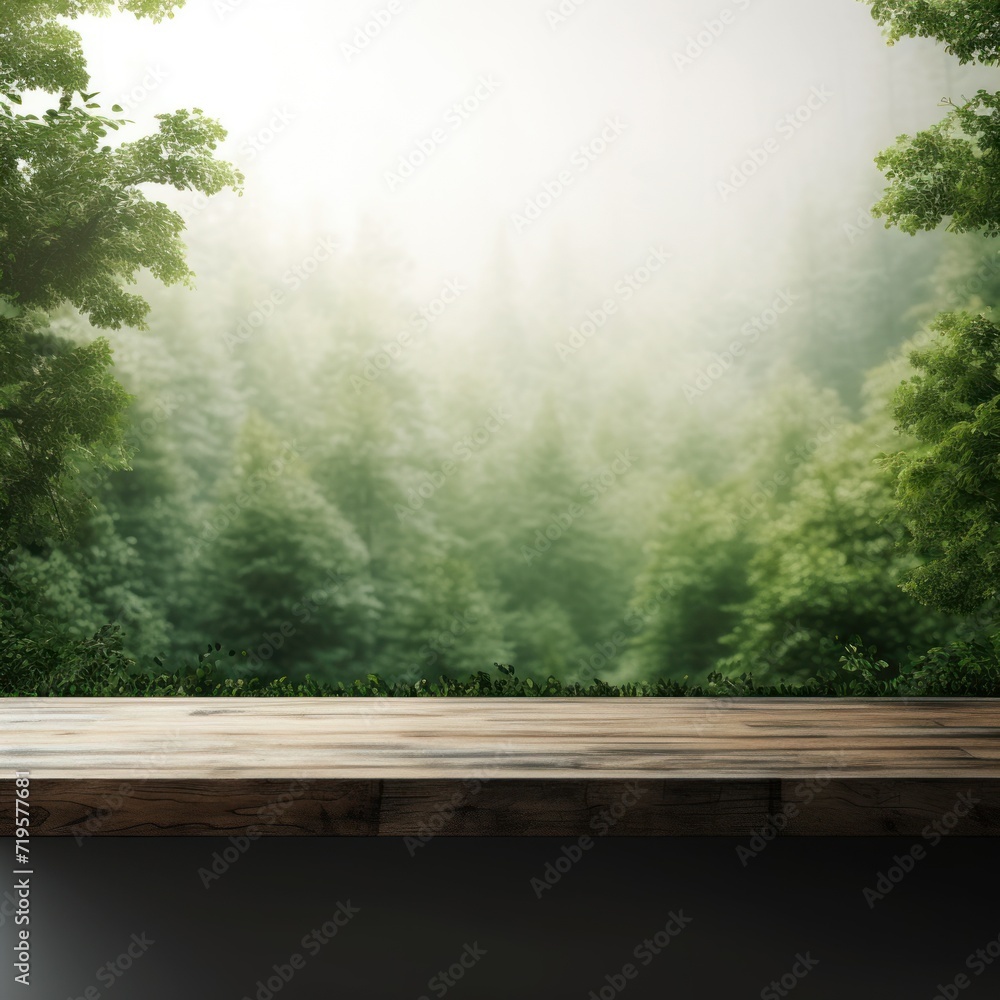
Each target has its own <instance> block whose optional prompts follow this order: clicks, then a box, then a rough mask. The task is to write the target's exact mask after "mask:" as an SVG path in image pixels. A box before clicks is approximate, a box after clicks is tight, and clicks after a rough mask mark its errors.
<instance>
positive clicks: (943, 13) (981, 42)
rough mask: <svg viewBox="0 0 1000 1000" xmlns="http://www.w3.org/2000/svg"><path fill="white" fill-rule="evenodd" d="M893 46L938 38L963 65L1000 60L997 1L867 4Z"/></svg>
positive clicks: (913, 0) (873, 1)
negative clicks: (903, 41)
mask: <svg viewBox="0 0 1000 1000" xmlns="http://www.w3.org/2000/svg"><path fill="white" fill-rule="evenodd" d="M866 2H867V3H869V4H870V5H871V8H872V17H874V18H875V20H876V21H877V22H878V23H879V24H881V25H882V26H883V27H885V28H886V29H887V30H886V37H887V38H888V41H889V44H890V45H892V44H894V43H895V42H897V41H899V39H900V38H905V37H907V36H909V37H911V38H917V37H919V38H936V39H938V40H939V41H942V42H944V43H945V48H946V49H947V50H948V52H950V53H951V54H952V55H955V56H958V59H959V61H960V62H962V63H968V62H973V61H978V62H981V63H994V62H996V61H997V59H1000V20H998V18H997V8H996V3H995V2H994V0H866Z"/></svg>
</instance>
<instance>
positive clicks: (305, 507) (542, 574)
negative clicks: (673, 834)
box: [11, 0, 1000, 681]
mask: <svg viewBox="0 0 1000 1000" xmlns="http://www.w3.org/2000/svg"><path fill="white" fill-rule="evenodd" d="M76 27H77V28H78V29H79V30H80V31H81V34H82V36H83V47H84V51H85V53H86V54H87V58H88V65H89V71H90V74H91V83H92V86H91V89H92V90H94V91H98V92H99V93H98V96H97V97H96V98H95V100H96V101H97V102H99V103H100V104H101V105H102V107H110V106H111V105H112V104H117V105H119V106H121V107H122V108H123V114H124V117H126V118H128V119H130V120H132V121H133V122H134V124H133V125H130V126H128V127H127V129H126V130H125V131H124V132H123V134H122V138H124V139H126V140H127V139H129V138H130V137H133V134H134V135H143V134H146V133H148V132H151V131H153V130H155V128H156V126H157V120H156V118H155V116H156V115H157V114H159V113H161V112H164V111H172V110H174V109H176V108H200V109H203V110H204V112H205V113H206V114H207V115H209V116H211V117H212V118H215V119H218V120H219V121H220V122H221V123H222V125H223V126H224V127H225V128H226V129H227V130H228V138H227V139H226V140H225V142H224V143H223V144H222V145H221V146H220V148H219V155H220V156H221V157H222V158H224V159H228V160H230V161H231V162H232V163H234V164H235V165H236V166H237V167H238V168H239V169H240V170H241V171H242V172H243V174H244V175H245V184H244V190H243V193H242V196H237V194H236V193H234V192H233V191H224V192H222V193H220V194H218V195H213V196H212V197H210V198H209V197H205V196H204V195H201V194H198V193H196V192H192V191H174V190H171V189H164V188H162V187H160V186H154V185H144V191H145V192H146V194H147V196H148V197H150V198H154V199H157V200H163V201H164V202H165V203H166V204H168V205H169V206H171V207H172V208H174V209H176V210H177V211H178V212H179V213H180V214H181V215H182V216H183V218H184V219H185V221H186V224H187V229H186V232H185V234H184V240H185V242H186V243H187V245H188V247H189V254H188V258H189V262H190V265H191V268H192V269H193V271H194V272H195V274H196V279H195V282H194V287H193V288H187V287H184V286H183V285H182V284H177V285H172V286H171V287H168V288H164V287H162V286H161V285H160V284H159V283H157V282H156V281H154V280H153V279H152V278H150V277H148V276H145V277H143V278H141V279H140V290H141V292H142V294H143V295H144V296H145V297H146V298H147V299H148V300H149V301H150V303H151V305H152V309H151V313H150V320H149V327H150V328H149V330H146V331H140V330H136V329H131V328H129V327H124V328H122V329H120V330H110V331H101V333H102V335H107V336H108V337H109V339H110V341H111V344H112V347H113V351H114V362H115V366H116V369H115V370H116V375H117V377H118V378H119V379H120V380H121V382H122V383H123V384H124V386H125V388H126V389H127V390H128V391H129V392H130V393H132V394H133V396H134V400H133V402H132V403H131V406H130V410H129V417H128V419H129V432H128V436H129V442H130V446H131V448H132V452H133V453H132V458H131V459H130V465H131V469H130V470H122V471H118V472H111V473H103V474H97V473H94V474H92V475H91V474H88V473H86V472H84V474H83V479H84V481H85V482H86V484H87V487H88V489H89V491H90V492H91V494H92V495H93V497H94V500H95V510H94V512H93V513H92V514H91V515H90V516H89V517H88V518H87V519H86V520H85V521H84V523H83V524H81V525H80V527H79V528H78V529H76V530H75V533H74V534H73V536H72V538H67V539H64V540H60V541H56V542H45V543H41V542H35V543H31V544H26V545H24V546H22V547H21V548H20V549H19V551H18V553H17V555H16V559H15V561H14V563H13V565H12V571H11V572H12V574H13V577H14V578H15V579H16V580H18V581H20V584H21V585H23V586H24V587H26V588H29V589H31V590H33V591H34V592H37V593H40V594H42V595H43V603H44V606H45V608H46V609H47V612H48V613H49V614H51V615H52V616H53V617H54V618H56V619H58V620H60V621H62V622H63V623H65V626H66V628H67V629H69V630H70V631H71V632H72V633H73V634H75V635H78V636H87V635H90V634H92V633H93V632H94V631H95V630H96V629H97V628H99V627H100V626H101V625H102V624H103V623H105V622H117V623H120V625H121V627H122V632H123V634H124V637H125V648H126V650H127V651H128V653H129V654H130V655H131V656H133V657H135V658H136V660H137V662H139V663H141V664H151V663H153V662H156V661H154V660H153V657H156V658H157V659H158V661H159V662H160V663H166V664H170V663H176V662H179V661H180V660H181V659H183V658H185V657H188V658H193V657H195V656H196V655H197V653H198V651H199V650H204V649H205V648H206V645H207V644H209V643H213V644H214V643H216V642H218V643H220V644H221V645H222V647H223V648H233V649H235V650H237V651H239V654H240V658H239V660H238V667H237V669H240V670H242V671H244V672H249V673H254V674H259V675H261V676H262V677H273V676H278V675H279V674H283V675H288V676H290V677H302V676H304V674H305V673H307V672H308V673H311V674H312V675H313V676H317V677H321V678H324V679H329V680H337V679H345V678H348V677H352V676H357V675H363V674H365V673H368V672H378V673H380V674H382V675H383V676H385V677H387V678H392V679H396V678H400V679H410V680H412V679H415V678H417V677H420V676H424V675H427V676H437V675H438V674H440V673H450V674H467V673H468V672H470V671H475V670H490V669H492V665H493V664H494V663H495V662H501V663H509V664H513V665H514V666H515V667H516V669H517V671H518V673H519V675H526V676H530V677H534V678H537V679H544V678H546V677H548V676H549V675H555V676H557V677H559V678H562V679H566V680H573V679H579V680H592V679H594V678H595V677H600V678H603V679H605V680H609V681H613V680H618V681H621V680H624V679H628V678H631V679H635V678H653V677H664V676H665V677H674V678H682V677H684V676H689V677H691V678H699V679H703V678H704V677H705V676H706V675H707V674H708V672H709V671H712V670H716V669H724V670H727V671H733V670H736V671H742V670H751V671H753V673H754V675H755V676H759V677H761V678H767V679H771V680H774V679H776V678H789V679H794V678H801V677H805V676H807V675H808V674H810V673H812V672H814V671H815V670H816V669H817V668H820V667H823V666H827V665H830V664H832V663H836V661H837V658H838V656H839V655H840V653H841V652H842V650H843V645H844V642H845V641H847V640H849V639H851V638H852V637H854V636H857V637H859V638H860V639H861V640H862V641H863V642H864V643H866V644H871V645H874V646H875V647H877V649H878V651H879V655H882V656H885V657H887V658H890V659H894V660H898V659H901V658H903V657H905V656H906V655H907V652H908V651H911V650H925V649H927V648H929V647H930V646H933V645H936V644H940V643H942V642H945V641H947V640H948V638H949V637H951V636H954V635H959V634H961V633H962V630H963V629H964V628H967V624H968V623H967V621H966V619H964V618H963V617H962V616H960V615H949V614H945V613H944V612H940V611H935V610H931V609H928V608H927V607H925V606H923V605H922V604H920V603H919V602H918V601H917V600H916V599H915V598H914V597H913V596H912V595H910V594H908V593H905V592H904V591H903V590H902V589H901V588H900V586H899V584H900V582H901V580H902V579H903V577H904V575H905V573H906V572H907V571H908V569H910V568H912V565H913V560H914V558H915V557H914V556H912V555H911V554H909V553H907V552H906V551H905V550H904V549H903V548H901V547H900V546H899V545H898V544H897V543H898V542H899V541H900V538H901V537H902V529H901V527H900V526H899V524H897V523H895V521H894V519H893V517H892V516H891V509H892V502H891V501H892V487H891V484H890V482H889V481H888V479H887V477H886V474H885V473H884V472H883V471H881V466H879V465H878V464H877V463H876V461H875V460H876V459H877V458H878V456H879V455H880V454H881V453H883V452H886V453H891V452H895V451H898V450H900V449H903V448H906V447H907V446H908V443H909V442H908V439H906V438H905V436H902V435H900V433H899V432H897V430H896V428H895V421H894V419H893V417H892V415H891V414H890V412H889V399H890V396H891V394H892V390H893V388H894V387H895V386H896V385H898V384H899V383H900V381H902V380H903V379H904V378H906V377H907V376H908V375H909V374H910V373H911V369H910V368H909V364H908V362H907V361H906V345H907V344H908V343H909V342H910V341H911V338H914V337H916V336H919V335H920V331H921V330H923V329H924V328H925V327H926V325H927V323H928V321H929V320H930V319H931V318H932V317H933V315H934V314H935V313H937V312H939V311H940V310H942V309H946V308H966V307H969V308H985V307H988V306H991V305H992V304H993V303H992V300H993V298H994V297H995V296H996V295H997V294H1000V268H998V267H997V259H996V251H995V249H994V248H993V247H992V246H991V243H990V241H985V240H983V238H982V237H981V236H978V235H974V234H973V235H961V236H960V235H955V234H950V233H945V232H943V231H936V232H926V233H920V234H918V235H917V236H916V237H911V236H909V235H907V234H905V233H903V232H900V231H899V230H898V229H887V228H885V226H884V224H883V221H882V220H879V219H873V218H872V215H871V212H870V210H871V207H872V205H873V204H874V203H875V202H876V201H877V200H878V199H879V197H880V196H881V194H882V192H883V190H884V188H885V186H886V178H885V177H884V176H883V175H882V173H880V171H879V170H878V169H877V168H876V166H875V164H874V158H875V156H876V155H877V154H878V153H879V152H880V151H881V150H883V149H886V148H887V147H890V146H892V145H893V143H894V141H895V139H896V137H897V136H899V135H902V134H909V135H912V134H913V133H915V132H917V131H919V130H921V129H925V128H928V127H929V126H931V125H933V124H934V123H935V122H937V121H938V120H940V118H941V117H942V114H943V111H942V108H941V107H940V102H941V99H942V98H943V97H950V98H953V99H954V100H956V101H959V100H960V99H961V98H962V97H963V96H964V97H968V96H971V95H972V94H973V93H974V92H975V91H976V90H977V89H978V88H979V87H981V86H987V85H988V84H989V82H990V81H991V80H993V79H994V78H995V70H993V69H989V68H984V67H981V66H961V65H960V64H959V62H958V61H957V60H956V59H955V58H954V57H953V56H951V55H948V54H947V53H946V52H945V50H944V47H943V46H942V45H941V44H940V43H939V42H937V41H935V40H933V39H904V40H902V41H900V42H899V43H898V44H896V45H894V46H891V47H890V46H888V45H886V42H885V38H884V37H883V35H882V32H881V30H880V28H879V26H878V25H877V24H875V22H874V21H873V19H872V16H871V10H870V8H869V7H868V6H867V4H864V3H859V2H855V0H809V2H808V3H804V2H802V0H729V2H728V3H727V4H723V3H722V2H721V0H671V2H670V3H662V2H656V0H635V2H632V3H627V4H612V3H608V2H605V0H563V2H562V3H561V4H560V3H558V2H557V0H509V2H505V3H503V4H495V3H487V2H485V0H392V2H391V3H390V2H389V0H363V2H354V0H349V2H342V3H336V4H328V3H322V2H320V0H294V2H290V3H283V4H280V5H279V4H277V3H274V2H267V0H197V2H194V0H191V2H189V3H188V4H187V6H186V7H185V8H183V9H182V10H180V11H179V12H178V13H177V14H176V16H175V17H174V18H172V19H170V20H165V21H163V22H161V23H158V24H157V23H151V22H149V21H146V20H142V21H140V20H137V19H134V18H132V17H129V16H126V15H115V16H113V17H111V18H95V17H86V18H82V19H80V20H79V21H77V22H76ZM114 141H115V142H118V141H120V140H119V139H118V138H116V139H115V140H114ZM54 323H55V328H56V329H57V332H59V333H61V334H62V335H63V336H67V337H70V338H72V339H75V340H78V341H80V342H86V341H87V340H89V339H92V338H93V336H94V335H95V331H94V330H92V329H91V328H90V327H89V325H88V324H87V322H86V320H85V319H83V318H81V317H80V315H79V314H78V313H76V312H75V311H74V310H72V309H70V308H69V307H65V308H63V309H62V310H61V311H60V313H59V314H58V316H57V317H56V319H55V320H54Z"/></svg>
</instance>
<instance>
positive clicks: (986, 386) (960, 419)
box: [882, 313, 1000, 613]
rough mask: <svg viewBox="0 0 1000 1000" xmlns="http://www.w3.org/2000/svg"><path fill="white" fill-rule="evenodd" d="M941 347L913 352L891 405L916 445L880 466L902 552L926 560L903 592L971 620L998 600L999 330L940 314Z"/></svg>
mask: <svg viewBox="0 0 1000 1000" xmlns="http://www.w3.org/2000/svg"><path fill="white" fill-rule="evenodd" d="M932 329H933V330H934V331H935V332H936V333H937V334H938V335H939V336H940V338H941V340H940V342H939V343H938V344H936V345H935V346H933V347H931V348H928V349H926V350H923V351H916V352H914V353H913V354H912V356H911V361H912V364H913V366H914V368H916V370H917V374H915V375H914V376H913V377H912V378H910V379H909V381H908V382H905V383H904V384H903V385H901V386H900V387H899V389H898V390H897V391H896V394H895V396H894V397H893V404H892V405H893V415H894V416H895V418H896V420H897V422H898V425H899V428H900V429H901V430H903V431H907V432H909V433H911V434H913V435H914V436H915V437H916V438H917V440H918V441H919V442H920V443H921V444H922V445H923V447H922V448H920V449H918V450H914V451H912V452H910V453H899V454H896V455H892V456H887V457H885V458H884V459H883V463H882V464H883V465H884V466H885V467H886V468H887V469H888V470H889V471H890V472H891V474H892V475H893V477H894V480H895V498H896V502H897V507H898V509H899V512H900V514H901V515H902V517H903V519H904V522H905V524H906V528H907V530H908V532H909V539H910V547H911V548H912V549H913V550H914V551H915V552H917V553H919V554H920V555H923V556H925V557H927V560H928V561H927V562H926V563H925V564H924V565H921V566H918V567H916V568H915V569H913V570H912V571H911V572H910V574H909V576H908V578H907V581H906V583H905V585H904V589H905V590H907V592H909V593H911V594H912V595H913V596H915V597H916V598H917V599H918V600H920V601H922V602H923V603H924V604H927V605H930V606H931V607H935V608H939V609H941V610H944V611H948V612H952V613H972V612H974V611H976V610H977V609H979V608H980V607H981V606H982V605H983V604H985V603H987V602H989V601H992V600H993V599H995V598H996V596H997V595H998V593H1000V554H998V553H1000V329H998V328H997V327H996V326H994V325H993V324H992V323H990V322H989V321H988V320H986V319H985V318H983V317H976V316H972V315H971V314H969V313H956V314H952V313H947V314H944V315H942V316H940V317H939V318H938V319H937V320H936V321H935V323H934V324H933V326H932Z"/></svg>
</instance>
